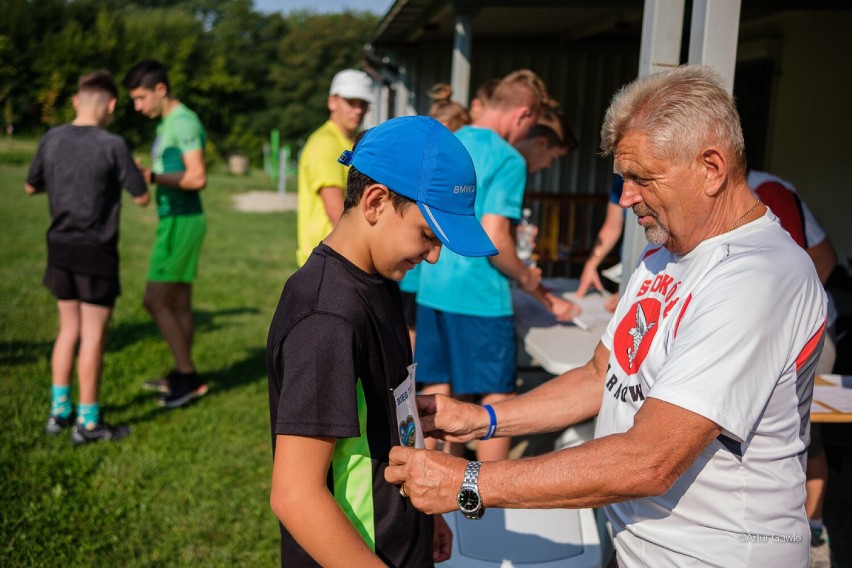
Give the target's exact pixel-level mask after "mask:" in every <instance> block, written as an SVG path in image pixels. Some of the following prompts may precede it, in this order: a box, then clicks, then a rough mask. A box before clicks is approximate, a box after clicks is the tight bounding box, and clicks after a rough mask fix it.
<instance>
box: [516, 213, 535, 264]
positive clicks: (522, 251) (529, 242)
mask: <svg viewBox="0 0 852 568" xmlns="http://www.w3.org/2000/svg"><path fill="white" fill-rule="evenodd" d="M531 215H532V211H531V210H530V209H529V208H524V210H523V217H521V222H520V224H519V225H518V229H517V233H516V236H517V239H518V240H517V253H518V258H520V259H521V260H522V261H524V263H526V264H530V265H531V264H533V261H532V251H533V241H534V240H535V232H536V231H535V225H533V224H532V223H530V216H531Z"/></svg>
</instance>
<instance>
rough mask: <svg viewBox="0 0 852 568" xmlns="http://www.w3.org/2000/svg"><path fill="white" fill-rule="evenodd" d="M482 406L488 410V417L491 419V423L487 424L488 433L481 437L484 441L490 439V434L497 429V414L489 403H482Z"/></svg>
mask: <svg viewBox="0 0 852 568" xmlns="http://www.w3.org/2000/svg"><path fill="white" fill-rule="evenodd" d="M482 408H484V409H485V410H487V411H488V418H489V419H490V421H491V423H490V424H489V425H488V433H487V434H485V435H484V436H483V437H482V438H481V439H482V440H483V441H485V440H490V439H491V436H493V435H494V432H496V431H497V414H496V413H495V412H494V409H493V408H491V405H490V404H484V405H482Z"/></svg>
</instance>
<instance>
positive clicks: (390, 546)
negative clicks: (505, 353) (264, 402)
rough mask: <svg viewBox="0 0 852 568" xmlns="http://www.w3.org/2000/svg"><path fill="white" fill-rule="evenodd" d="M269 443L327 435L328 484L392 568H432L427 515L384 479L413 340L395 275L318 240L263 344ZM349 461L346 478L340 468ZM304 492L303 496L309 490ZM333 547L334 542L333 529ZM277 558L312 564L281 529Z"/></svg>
mask: <svg viewBox="0 0 852 568" xmlns="http://www.w3.org/2000/svg"><path fill="white" fill-rule="evenodd" d="M266 353H267V370H268V372H269V414H270V419H271V426H272V448H273V454H274V451H275V437H276V436H277V435H278V434H285V435H297V436H316V437H320V436H331V437H336V438H338V440H337V442H336V444H335V450H334V457H333V458H332V467H330V468H329V472H328V479H327V483H328V488H329V491H331V492H332V494H333V495H334V496H335V498H336V499H337V500H338V502H345V501H346V494H347V493H348V494H350V495H351V494H353V493H355V494H357V495H358V496H359V498H360V497H363V496H365V495H370V494H371V495H372V499H359V502H358V503H348V504H347V505H346V506H344V507H343V509H344V511H346V513H347V515H349V517H350V521H353V525H355V527H356V528H357V529H358V530H359V531H360V532H361V534H362V536H364V537H365V540H366V541H367V542H368V544H369V543H370V541H371V540H372V539H375V540H374V543H375V548H374V550H375V551H376V554H378V555H379V557H380V558H381V559H382V560H383V561H384V562H385V563H386V564H388V565H389V566H399V567H403V566H405V567H419V566H432V565H433V562H432V534H433V527H434V525H433V520H432V518H431V517H429V516H427V515H424V514H423V513H420V512H419V511H417V510H416V509H415V508H414V507H413V506H412V505H411V502H410V501H409V500H408V499H404V498H402V497H401V496H400V494H399V491H398V489H397V487H396V486H394V485H391V484H389V483H387V482H386V481H385V478H384V470H385V467H387V464H388V453H389V452H390V448H391V447H392V446H393V445H398V444H399V433H398V428H397V427H396V408H395V405H394V401H393V393H392V389H394V388H396V387H397V386H399V385H400V383H402V382H403V381H404V380H405V378H406V377H407V376H408V371H407V367H408V365H409V364H410V363H411V347H410V344H409V339H408V332H407V329H406V327H405V321H404V319H403V315H402V307H401V303H400V295H399V287H398V285H397V284H396V282H393V281H390V280H386V279H384V278H382V277H380V276H375V275H370V274H367V273H365V272H364V271H362V270H360V269H359V268H357V267H356V266H355V265H353V264H352V263H350V262H349V261H348V260H346V259H345V258H343V257H342V256H340V255H339V254H338V253H337V252H335V251H334V250H332V249H331V248H329V247H328V246H326V245H324V244H320V245H319V246H318V247H317V248H316V249H314V251H313V253H312V254H311V256H310V257H309V258H308V261H307V262H306V263H305V265H304V266H303V267H302V268H301V269H299V270H298V271H297V272H296V273H295V274H293V275H292V276H291V277H290V279H289V280H288V281H287V283H286V284H285V286H284V291H283V292H282V294H281V300H280V301H279V303H278V308H277V310H276V311H275V316H274V317H273V319H272V325H271V326H270V329H269V339H268V343H267V348H266ZM351 455H364V456H366V457H367V458H368V459H365V460H348V464H349V465H348V466H346V467H345V468H346V472H345V475H340V474H339V472H338V471H337V467H336V466H337V465H338V464H339V463H343V460H342V458H343V457H348V456H351ZM306 498H308V496H306ZM328 545H329V546H334V537H333V535H331V536H330V538H329V543H328ZM281 562H282V565H286V566H288V567H289V566H293V567H303V566H311V567H313V566H317V565H318V564H317V563H316V562H314V560H313V559H312V558H311V557H310V556H309V555H308V554H307V553H306V552H305V550H304V549H302V548H301V547H300V546H299V545H298V544H297V543H296V541H295V540H294V539H293V538H292V537H291V536H290V534H289V533H288V532H287V530H286V529H285V528H284V527H283V525H282V526H281Z"/></svg>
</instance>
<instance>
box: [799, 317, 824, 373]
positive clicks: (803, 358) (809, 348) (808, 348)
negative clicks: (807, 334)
mask: <svg viewBox="0 0 852 568" xmlns="http://www.w3.org/2000/svg"><path fill="white" fill-rule="evenodd" d="M824 331H825V321H823V322H822V327H820V328H819V331H817V332H816V333H815V334H814V336H813V337H811V338H810V339H809V340H808V342H807V343H806V344H805V348H804V349H802V352H801V353H799V356H798V357H796V370H797V371H798V370H799V369H801V368H802V365H804V364H805V362H807V360H808V359H810V358H811V355H813V354H814V350H815V349H816V346H817V344H819V340H820V338H822V333H823V332H824Z"/></svg>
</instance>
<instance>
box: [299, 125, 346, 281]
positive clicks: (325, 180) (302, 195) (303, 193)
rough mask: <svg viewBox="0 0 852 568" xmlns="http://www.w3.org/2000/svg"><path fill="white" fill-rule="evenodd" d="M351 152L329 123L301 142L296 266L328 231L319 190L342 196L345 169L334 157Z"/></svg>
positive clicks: (344, 185) (305, 258)
mask: <svg viewBox="0 0 852 568" xmlns="http://www.w3.org/2000/svg"><path fill="white" fill-rule="evenodd" d="M351 149H352V142H350V141H349V140H348V139H347V138H346V136H344V134H343V132H341V131H340V129H339V128H338V127H337V126H335V124H334V123H333V122H332V121H331V120H328V121H326V123H325V124H323V125H322V126H320V127H319V128H318V129H317V130H316V131H315V132H314V133H313V134H311V135H310V136H309V137H308V140H307V142H305V147H304V148H303V149H302V155H301V156H299V172H298V178H297V182H298V183H297V185H298V191H299V197H298V199H299V213H298V216H297V217H296V232H297V235H298V240H299V247H298V250H297V251H296V262H297V263H298V265H299V266H302V265H303V264H305V261H306V260H308V257H309V256H311V252H312V251H313V250H314V247H316V246H317V245H318V244H320V241H322V240H323V239H324V238H326V237H327V236H328V234H329V233H330V232H331V229H332V226H331V221H330V220H329V219H328V213H326V211H325V205H324V204H323V202H322V197H320V194H319V190H321V189H322V188H324V187H339V188H341V189H343V190H344V193H345V191H346V176H347V175H348V173H349V168H348V167H347V166H343V165H341V164H340V163H338V161H337V158H339V157H340V154H342V153H343V151H344V150H351Z"/></svg>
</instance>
